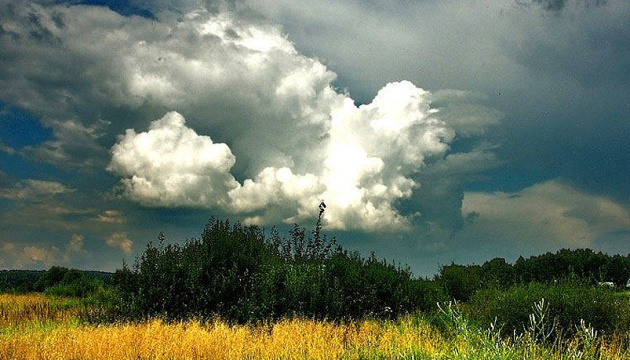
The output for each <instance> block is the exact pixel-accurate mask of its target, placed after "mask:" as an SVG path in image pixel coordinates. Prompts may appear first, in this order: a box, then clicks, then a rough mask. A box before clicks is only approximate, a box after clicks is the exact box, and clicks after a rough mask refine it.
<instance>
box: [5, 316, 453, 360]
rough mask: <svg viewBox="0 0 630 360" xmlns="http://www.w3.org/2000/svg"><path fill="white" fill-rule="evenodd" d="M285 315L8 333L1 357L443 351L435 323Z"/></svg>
mask: <svg viewBox="0 0 630 360" xmlns="http://www.w3.org/2000/svg"><path fill="white" fill-rule="evenodd" d="M401 324H403V323H389V324H386V323H380V322H374V321H364V322H360V323H353V324H345V325H340V324H334V323H331V322H321V321H310V320H300V319H294V320H284V321H280V322H277V323H275V324H263V325H258V326H247V325H235V326H229V325H227V324H226V323H224V322H221V321H215V322H213V323H209V324H203V323H201V322H197V321H187V322H180V323H174V324H167V323H164V322H162V321H159V320H153V321H149V322H146V323H140V324H129V323H128V324H118V325H110V326H79V327H73V326H61V327H58V328H56V329H54V330H49V331H30V332H27V333H23V334H11V335H0V359H16V360H17V359H51V360H54V359H95V360H96V359H357V358H372V357H375V356H377V357H381V358H399V357H400V356H404V355H411V354H418V355H419V354H423V355H425V356H428V357H431V358H433V357H435V356H438V357H439V353H440V351H441V350H440V349H441V348H442V347H443V340H442V338H441V337H440V335H439V334H438V333H436V332H435V331H433V330H432V329H431V328H430V327H428V326H416V325H412V324H411V322H409V323H408V324H407V325H404V326H405V327H401V326H400V325H401Z"/></svg>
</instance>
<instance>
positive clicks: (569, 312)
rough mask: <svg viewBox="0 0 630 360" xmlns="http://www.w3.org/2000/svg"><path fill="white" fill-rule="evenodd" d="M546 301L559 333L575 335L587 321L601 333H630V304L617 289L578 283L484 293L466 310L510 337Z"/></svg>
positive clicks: (541, 285)
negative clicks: (535, 307) (582, 323)
mask: <svg viewBox="0 0 630 360" xmlns="http://www.w3.org/2000/svg"><path fill="white" fill-rule="evenodd" d="M542 299H545V302H546V304H547V305H546V306H548V321H551V322H553V321H557V330H558V331H557V333H561V334H562V335H563V336H573V335H575V332H576V329H577V328H578V326H579V324H580V323H581V322H582V321H583V322H584V323H586V324H590V325H591V326H592V327H593V328H594V329H596V330H597V331H599V332H601V333H612V332H613V331H617V330H618V331H628V330H630V314H629V310H630V304H628V299H627V297H626V296H620V295H619V294H618V293H616V292H615V291H614V290H613V289H608V288H604V287H596V286H589V285H585V284H582V283H578V282H574V281H563V282H560V283H558V284H540V283H535V282H534V283H529V284H521V285H515V286H513V287H511V288H509V289H508V290H506V291H501V290H497V289H489V290H480V291H478V292H477V293H475V294H474V295H473V296H472V298H471V300H470V302H469V303H467V304H466V306H465V307H464V309H465V312H466V314H467V316H469V317H470V318H471V320H472V321H475V322H477V323H478V324H479V325H480V326H482V327H488V326H489V325H490V324H491V323H493V322H495V321H496V323H497V324H498V326H502V327H503V332H504V333H507V334H513V333H515V332H516V333H521V332H523V331H524V330H525V329H526V328H527V326H528V325H529V323H530V318H529V317H530V314H532V312H533V310H534V306H535V304H537V303H539V302H540V301H541V300H542Z"/></svg>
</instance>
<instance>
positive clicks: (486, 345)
mask: <svg viewBox="0 0 630 360" xmlns="http://www.w3.org/2000/svg"><path fill="white" fill-rule="evenodd" d="M543 308H544V306H543ZM543 310H544V309H543ZM532 315H534V317H536V316H539V315H540V314H535V313H533V314H532ZM87 319H89V309H88V308H86V306H85V305H83V304H82V303H81V301H79V300H77V299H68V298H59V297H50V296H44V295H42V294H27V295H0V359H94V360H98V359H515V358H521V359H627V358H629V357H630V351H628V349H627V343H628V341H630V335H629V334H615V336H608V337H602V336H600V335H598V334H597V333H596V331H595V330H594V329H592V328H590V327H588V326H586V325H584V324H582V328H581V329H580V331H578V332H577V334H576V336H575V337H573V338H572V339H569V340H562V341H559V340H558V341H550V342H545V341H544V339H543V341H540V340H541V339H540V337H539V336H540V335H541V333H540V332H539V331H540V330H541V329H542V328H544V324H543V323H541V322H539V323H538V325H543V326H542V327H541V328H536V327H532V328H530V329H526V331H524V332H522V333H520V334H518V335H512V336H507V337H506V336H502V334H501V332H500V330H499V329H493V328H488V329H482V328H480V327H477V326H474V325H473V324H471V323H470V322H469V321H468V320H467V319H466V318H465V317H464V316H463V315H462V313H461V312H460V311H459V309H458V307H457V306H456V305H454V304H452V303H451V304H444V306H442V307H441V310H440V311H439V313H437V314H436V315H435V316H433V317H431V316H426V315H421V314H417V315H407V316H401V317H399V318H397V319H395V320H376V319H371V320H370V319H367V320H361V321H348V322H335V321H326V320H312V319H303V318H291V319H290V318H286V319H280V320H277V321H273V322H259V323H256V324H230V323H228V322H227V321H222V320H218V319H215V320H212V321H198V320H185V321H164V320H160V319H148V320H145V321H126V322H116V323H91V322H90V321H89V320H87ZM538 320H542V321H544V319H538Z"/></svg>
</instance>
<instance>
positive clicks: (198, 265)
mask: <svg viewBox="0 0 630 360" xmlns="http://www.w3.org/2000/svg"><path fill="white" fill-rule="evenodd" d="M0 275H3V276H4V277H2V276H0V285H2V280H3V279H4V285H2V286H3V288H2V289H3V291H5V293H6V294H5V295H0V359H66V358H74V359H111V358H116V359H132V358H133V359H175V358H189V359H205V358H208V359H239V358H240V359H252V358H260V359H278V358H283V359H289V358H301V359H302V358H308V359H311V358H312V359H320V358H321V359H324V358H325V359H389V358H407V359H477V358H481V359H514V358H536V359H538V358H541V359H601V358H606V359H623V358H629V357H630V345H629V344H630V311H629V310H630V298H629V293H628V292H627V291H626V290H625V284H626V281H627V279H626V277H627V276H628V275H630V259H628V258H627V257H622V256H608V255H605V254H601V253H595V252H592V251H590V250H572V251H570V250H562V251H559V252H558V253H555V254H551V253H549V254H544V255H541V256H536V257H531V258H529V259H523V258H520V259H519V260H518V261H516V262H515V263H514V264H509V263H507V262H506V261H505V260H503V259H493V260H491V261H488V262H486V263H485V264H483V265H480V266H478V265H457V264H451V265H447V266H443V267H442V268H441V269H440V272H439V274H437V275H436V276H435V277H434V278H433V279H422V278H416V277H414V276H413V275H412V274H411V272H410V271H409V270H408V269H406V268H403V267H401V266H399V265H396V264H394V263H391V262H387V261H385V260H379V259H377V258H376V257H375V256H374V255H372V256H370V257H367V258H365V257H362V256H361V255H359V254H358V253H350V252H348V251H346V250H344V249H343V248H342V247H340V246H339V245H337V244H336V241H335V239H328V238H327V237H326V236H325V235H323V234H321V226H320V223H319V222H318V224H317V225H316V227H315V228H314V229H313V230H312V231H310V232H307V231H306V230H305V229H303V228H301V227H299V226H297V225H296V226H294V227H293V228H292V230H291V231H290V232H289V233H288V236H281V235H280V234H279V233H278V231H276V230H275V229H272V230H271V232H270V233H269V234H267V233H266V232H265V231H264V230H262V229H261V228H258V227H256V226H244V225H242V224H240V223H235V224H231V223H230V222H229V221H227V220H225V221H220V220H215V219H212V220H211V221H210V222H209V223H208V225H207V226H206V227H205V228H204V231H203V233H202V235H201V237H200V238H199V239H192V240H189V241H186V242H184V243H168V242H167V240H166V239H165V238H164V236H163V235H161V234H160V236H159V237H158V241H157V243H156V244H153V243H150V244H149V245H148V246H147V248H146V250H145V251H144V253H143V254H142V255H141V256H140V257H138V259H137V261H136V262H135V263H134V264H133V265H132V266H128V265H126V264H123V267H122V269H120V270H118V271H117V272H116V273H115V274H103V273H94V272H90V273H88V272H82V271H79V270H75V269H65V268H59V267H53V268H51V269H49V270H48V271H46V272H25V273H24V274H20V273H19V272H18V273H16V272H3V273H2V274H0ZM25 279H26V280H25ZM603 281H607V282H613V283H614V287H610V286H600V285H598V283H599V282H603ZM11 284H13V285H14V286H13V287H12V286H11ZM25 289H31V290H32V291H38V293H29V294H20V293H21V292H23V290H25Z"/></svg>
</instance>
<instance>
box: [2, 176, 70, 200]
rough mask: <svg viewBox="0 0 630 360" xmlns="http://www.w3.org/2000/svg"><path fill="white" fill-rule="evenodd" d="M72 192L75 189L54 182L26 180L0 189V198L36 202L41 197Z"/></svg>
mask: <svg viewBox="0 0 630 360" xmlns="http://www.w3.org/2000/svg"><path fill="white" fill-rule="evenodd" d="M74 191H75V189H72V188H69V187H67V186H65V185H63V184H61V183H59V182H56V181H43V180H34V179H28V180H24V181H21V182H19V183H17V184H15V185H14V186H11V187H9V188H4V189H0V198H5V199H12V200H37V199H39V198H40V197H42V196H44V197H49V196H56V195H63V194H70V193H72V192H74Z"/></svg>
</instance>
